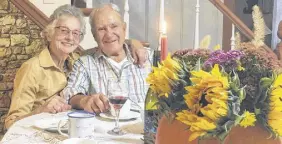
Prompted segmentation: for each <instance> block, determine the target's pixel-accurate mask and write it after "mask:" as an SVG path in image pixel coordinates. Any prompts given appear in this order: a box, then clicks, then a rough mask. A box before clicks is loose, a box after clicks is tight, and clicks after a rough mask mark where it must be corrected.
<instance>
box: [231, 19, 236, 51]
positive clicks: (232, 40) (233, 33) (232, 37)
mask: <svg viewBox="0 0 282 144" xmlns="http://www.w3.org/2000/svg"><path fill="white" fill-rule="evenodd" d="M230 41H231V44H230V46H231V49H232V50H233V49H235V25H234V24H232V36H231V39H230Z"/></svg>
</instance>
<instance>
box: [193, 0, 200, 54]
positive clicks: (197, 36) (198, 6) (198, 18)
mask: <svg viewBox="0 0 282 144" xmlns="http://www.w3.org/2000/svg"><path fill="white" fill-rule="evenodd" d="M199 21H200V1H199V0H197V4H196V20H195V35H194V36H195V37H194V49H197V48H199V24H200V22H199Z"/></svg>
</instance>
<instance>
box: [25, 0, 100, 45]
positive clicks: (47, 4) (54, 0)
mask: <svg viewBox="0 0 282 144" xmlns="http://www.w3.org/2000/svg"><path fill="white" fill-rule="evenodd" d="M30 1H31V2H32V3H33V4H34V5H35V6H37V7H38V8H39V9H40V10H41V11H42V12H43V13H44V14H45V15H47V16H48V17H49V16H50V15H51V14H52V13H53V11H54V10H55V9H56V8H57V7H59V6H61V5H64V4H70V0H30ZM85 21H86V35H85V37H84V40H83V41H82V42H81V43H80V45H81V47H83V48H84V49H89V48H92V47H95V46H97V44H96V42H95V41H94V38H93V36H92V34H91V28H90V25H89V24H88V21H89V20H88V17H85Z"/></svg>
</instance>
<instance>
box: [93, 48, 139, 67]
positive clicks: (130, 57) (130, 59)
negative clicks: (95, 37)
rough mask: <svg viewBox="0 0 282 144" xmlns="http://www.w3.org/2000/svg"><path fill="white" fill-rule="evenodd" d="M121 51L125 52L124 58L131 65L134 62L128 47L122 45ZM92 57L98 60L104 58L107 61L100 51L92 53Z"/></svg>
mask: <svg viewBox="0 0 282 144" xmlns="http://www.w3.org/2000/svg"><path fill="white" fill-rule="evenodd" d="M123 49H124V50H125V54H126V57H127V59H128V61H129V62H131V63H133V62H134V59H133V57H132V56H131V52H130V50H129V48H128V45H127V44H126V43H124V44H123ZM94 57H96V58H98V59H100V58H104V59H107V56H106V55H105V54H104V53H103V52H102V50H101V49H99V48H98V49H97V51H96V52H95V53H94Z"/></svg>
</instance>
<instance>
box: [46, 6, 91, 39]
mask: <svg viewBox="0 0 282 144" xmlns="http://www.w3.org/2000/svg"><path fill="white" fill-rule="evenodd" d="M62 16H73V17H76V18H77V19H78V20H79V22H80V26H81V27H80V31H81V32H82V35H81V38H80V41H82V40H83V38H84V35H85V33H86V26H85V20H84V15H83V13H82V12H81V10H80V9H79V8H76V7H73V6H71V5H68V4H66V5H62V6H60V7H58V8H57V9H56V10H55V11H54V12H53V14H52V15H51V16H50V22H49V24H48V25H47V26H46V27H45V29H44V30H43V31H42V33H41V36H42V37H43V39H44V40H45V42H47V43H48V37H51V36H52V35H53V33H54V31H55V26H56V23H57V21H58V20H59V19H60V18H61V17H62Z"/></svg>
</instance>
